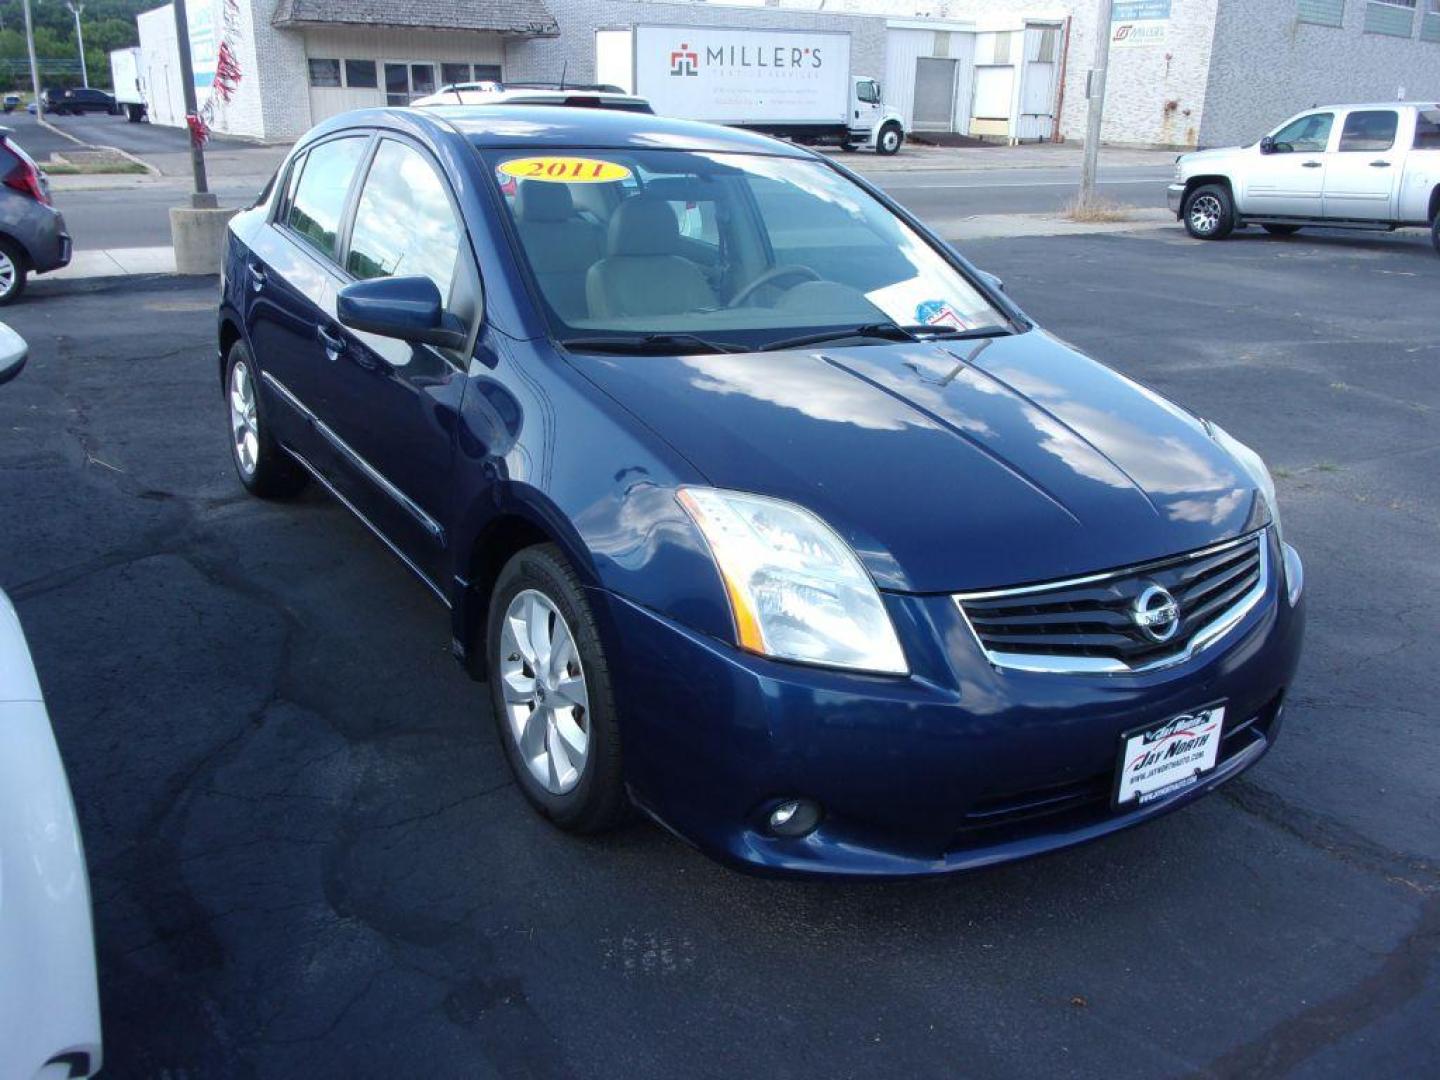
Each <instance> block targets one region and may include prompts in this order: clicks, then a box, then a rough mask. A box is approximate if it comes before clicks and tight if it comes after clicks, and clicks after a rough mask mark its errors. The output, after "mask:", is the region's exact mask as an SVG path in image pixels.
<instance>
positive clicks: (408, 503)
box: [260, 371, 445, 544]
mask: <svg viewBox="0 0 1440 1080" xmlns="http://www.w3.org/2000/svg"><path fill="white" fill-rule="evenodd" d="M260 378H261V379H263V380H264V381H265V382H266V383H268V384H269V385H270V386H273V387H274V388H275V390H276V392H277V393H279V394H280V395H281V396H282V397H284V398H285V400H286V401H288V402H289V403H290V404H291V405H293V406H294V407H295V408H296V409H297V410H299V412H300V413H301V414H302V415H303V416H304V417H305V419H306V420H308V421H309V422H310V423H311V424H312V425H314V427H315V430H316V431H318V432H319V433H320V434H321V436H322V437H323V438H324V439H325V441H326V442H328V443H329V444H330V445H331V446H333V447H334V448H335V449H336V450H338V451H340V453H342V454H344V455H345V457H346V459H347V460H349V461H350V463H351V464H352V465H354V466H355V467H356V468H357V469H359V470H360V472H361V473H363V474H364V475H365V477H366V478H367V479H368V480H369V481H370V482H371V483H372V484H374V485H375V486H376V487H378V488H379V489H380V490H381V491H383V492H384V493H385V494H386V495H388V496H389V497H390V498H391V500H392V501H394V502H396V503H398V504H399V505H400V507H401V508H402V509H403V510H404V511H405V512H406V513H408V514H409V515H410V516H411V517H413V518H414V519H415V520H416V521H418V522H419V523H420V527H421V528H422V529H424V530H425V531H426V532H427V533H429V534H430V538H431V539H432V540H436V541H438V542H439V543H441V544H443V543H444V542H445V530H444V529H443V528H442V527H441V526H440V523H439V522H438V521H436V520H435V519H434V518H433V517H431V516H430V515H429V514H427V513H426V512H425V511H424V509H423V508H421V506H420V504H419V503H417V502H416V501H415V500H414V499H412V498H410V496H408V495H406V494H405V493H404V492H403V491H401V490H400V489H399V488H398V487H396V486H395V485H394V484H392V483H391V482H390V480H389V479H388V478H387V477H386V476H385V475H384V474H383V473H382V472H381V471H380V470H379V469H377V468H375V466H374V465H371V464H370V462H368V461H366V460H365V459H364V458H363V457H361V456H360V455H359V454H358V453H356V451H355V449H354V448H353V447H352V446H351V445H350V444H349V443H347V442H346V441H345V440H344V439H342V438H341V437H340V436H339V435H338V434H336V432H335V429H334V428H332V427H331V426H330V425H329V424H327V423H325V421H324V420H321V419H320V418H319V417H318V416H316V415H315V412H314V410H312V409H310V408H309V407H308V406H307V405H306V404H305V403H304V402H303V401H301V400H300V399H299V398H298V397H296V396H295V394H294V392H293V391H291V389H290V388H289V387H288V386H286V385H285V384H284V383H282V382H281V381H280V380H279V379H277V378H275V376H274V375H271V374H270V373H269V372H268V371H262V372H260Z"/></svg>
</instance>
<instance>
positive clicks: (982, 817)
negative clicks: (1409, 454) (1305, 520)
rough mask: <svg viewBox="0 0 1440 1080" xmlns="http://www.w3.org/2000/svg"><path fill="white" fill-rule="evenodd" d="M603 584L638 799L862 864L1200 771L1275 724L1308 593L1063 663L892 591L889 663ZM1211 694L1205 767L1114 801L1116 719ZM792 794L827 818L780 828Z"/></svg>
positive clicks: (1239, 759) (1273, 592) (1233, 767)
mask: <svg viewBox="0 0 1440 1080" xmlns="http://www.w3.org/2000/svg"><path fill="white" fill-rule="evenodd" d="M1272 542H1273V541H1272ZM1272 555H1273V556H1274V558H1275V564H1276V565H1279V564H1280V562H1281V552H1280V551H1279V550H1276V551H1274V552H1272ZM1295 566H1296V569H1297V570H1298V557H1297V559H1296V561H1295ZM596 599H597V601H599V602H601V603H602V604H603V605H604V607H605V608H606V611H607V616H608V621H609V623H610V625H611V628H612V632H611V634H609V635H608V636H609V640H610V642H611V643H612V653H613V654H614V658H613V660H612V664H611V669H612V672H613V673H614V679H615V693H616V699H617V704H618V705H619V707H620V711H621V713H622V715H623V716H624V717H625V723H624V725H623V738H624V751H625V755H626V763H627V766H626V767H627V776H628V779H629V781H630V784H631V789H632V794H633V795H634V797H635V799H636V801H637V802H638V803H639V804H640V805H641V806H642V807H643V808H645V809H646V810H647V811H648V812H649V813H651V814H652V815H653V816H654V817H656V818H657V819H658V820H659V821H660V822H661V823H662V824H664V825H665V826H667V827H668V828H670V829H671V830H672V831H674V832H676V833H677V834H679V835H680V836H682V837H683V838H685V839H687V840H689V841H690V842H692V843H694V844H695V845H696V846H698V847H699V848H701V849H702V850H703V851H704V852H706V853H707V854H709V855H711V856H713V857H715V858H717V859H720V860H722V861H724V862H727V863H730V864H732V865H734V866H737V867H739V868H742V869H747V870H753V871H758V872H766V873H775V874H796V875H820V876H837V877H855V878H890V877H909V876H918V875H928V874H938V873H948V872H953V871H959V870H967V869H973V868H977V867H981V866H987V865H991V864H995V863H1000V862H1007V861H1010V860H1013V859H1019V858H1025V857H1028V856H1031V855H1036V854H1040V853H1042V852H1046V851H1052V850H1055V849H1058V848H1063V847H1068V846H1071V845H1074V844H1078V843H1083V842H1085V841H1087V840H1091V839H1095V838H1097V837H1100V836H1103V835H1105V834H1107V833H1110V832H1114V831H1116V830H1118V829H1122V828H1126V827H1128V826H1130V825H1135V824H1138V823H1139V822H1142V821H1146V820H1149V819H1150V818H1153V817H1157V816H1159V815H1160V814H1163V813H1166V812H1168V811H1170V810H1173V809H1175V808H1177V807H1179V806H1182V805H1184V804H1185V803H1188V802H1190V801H1192V800H1194V799H1195V798H1197V797H1199V796H1200V795H1203V794H1204V793H1205V792H1207V791H1210V790H1212V789H1213V788H1215V787H1216V786H1218V785H1219V784H1222V783H1224V782H1225V781H1226V780H1229V779H1231V778H1233V777H1234V776H1236V775H1238V774H1239V773H1240V772H1242V771H1244V770H1245V769H1246V768H1248V767H1249V766H1250V765H1252V764H1254V763H1255V762H1256V761H1257V760H1259V758H1260V757H1261V756H1262V755H1263V754H1264V753H1265V752H1266V751H1267V750H1268V749H1269V747H1270V745H1271V744H1272V742H1273V741H1274V739H1275V736H1276V734H1277V732H1278V729H1279V724H1280V716H1281V710H1282V707H1283V703H1284V697H1285V693H1286V690H1287V689H1288V687H1289V685H1290V681H1291V679H1292V677H1293V674H1294V671H1295V668H1296V665H1297V663H1298V661H1299V655H1300V643H1301V638H1302V636H1303V624H1304V607H1303V603H1304V602H1303V597H1301V596H1299V595H1297V596H1296V598H1295V600H1294V602H1293V603H1292V601H1291V600H1290V599H1289V598H1288V597H1287V596H1286V581H1285V577H1284V575H1283V574H1274V575H1272V576H1271V578H1270V581H1269V585H1268V588H1267V592H1266V596H1265V597H1264V599H1263V600H1262V601H1261V602H1260V603H1259V604H1258V605H1257V606H1256V607H1255V609H1253V610H1252V611H1251V612H1249V613H1248V614H1247V616H1246V617H1245V619H1244V620H1243V621H1242V622H1241V623H1240V624H1239V625H1238V626H1237V627H1236V628H1235V629H1233V630H1232V631H1231V632H1230V633H1229V634H1228V635H1227V636H1226V637H1225V638H1224V639H1223V640H1221V641H1220V642H1218V643H1216V644H1215V645H1214V646H1212V647H1211V648H1209V649H1207V650H1205V651H1203V652H1201V653H1199V654H1198V655H1196V656H1195V657H1192V658H1191V659H1190V660H1188V661H1186V662H1184V663H1182V664H1177V665H1176V666H1174V667H1171V668H1166V669H1164V670H1161V671H1156V672H1152V673H1148V674H1136V675H1127V676H1094V675H1083V676H1079V675H1056V674H1048V673H1034V672H1021V671H1001V670H998V669H996V668H994V667H992V666H991V665H990V664H989V662H988V661H987V660H986V659H985V658H984V656H983V654H982V653H981V652H980V649H979V646H978V644H977V643H976V642H975V640H974V638H973V636H971V634H970V633H969V631H968V629H967V627H966V625H965V623H964V621H963V619H962V618H961V617H960V614H959V611H958V609H957V608H956V605H955V604H954V602H953V601H952V600H951V599H950V598H949V597H946V596H899V595H895V594H889V595H887V596H886V601H887V604H888V605H889V607H890V611H891V615H892V618H893V619H894V621H895V624H896V627H897V630H898V632H899V633H900V636H901V639H902V641H904V643H905V646H906V651H907V654H908V656H909V659H910V662H911V666H912V674H911V676H910V677H908V678H903V679H899V678H888V677H878V676H866V675H857V674H850V673H844V672H836V671H827V670H822V669H817V668H808V667H803V666H799V665H794V664H786V663H781V662H777V661H772V660H767V659H765V658H762V657H756V656H752V655H749V654H746V653H742V652H739V651H737V650H735V649H734V648H732V647H730V646H729V645H726V644H724V643H721V642H718V641H716V640H714V639H712V638H708V637H705V636H703V635H700V634H696V633H694V632H692V631H690V630H688V629H686V628H684V627H682V626H680V625H678V624H676V623H673V622H671V621H669V620H667V619H664V618H662V617H660V616H658V615H657V614H655V613H654V612H652V611H649V610H647V609H644V608H641V607H639V606H638V605H635V604H633V603H630V602H628V601H626V600H623V599H621V598H619V597H616V596H614V595H612V594H609V593H598V594H597V597H596ZM1219 699H1224V700H1225V702H1226V704H1227V719H1226V729H1225V741H1224V743H1223V744H1222V748H1221V752H1220V763H1219V765H1218V766H1217V768H1216V769H1215V770H1214V771H1213V772H1212V773H1210V774H1208V775H1207V776H1206V777H1205V778H1204V780H1202V781H1201V782H1200V783H1198V784H1196V785H1194V786H1192V787H1190V788H1188V789H1185V790H1184V791H1181V792H1179V793H1178V794H1176V795H1174V796H1171V797H1169V798H1166V799H1162V800H1159V801H1158V802H1155V803H1152V804H1149V805H1147V806H1144V807H1142V808H1124V809H1121V810H1118V811H1116V810H1112V808H1111V804H1110V796H1111V783H1112V781H1113V777H1114V769H1115V760H1116V753H1117V749H1118V746H1119V740H1120V737H1121V734H1122V733H1123V732H1125V731H1128V730H1130V729H1132V728H1134V727H1136V726H1138V725H1141V724H1144V723H1147V722H1150V721H1159V720H1163V719H1165V718H1167V717H1169V716H1172V715H1175V714H1177V713H1180V712H1184V711H1186V710H1189V709H1191V708H1194V707H1196V706H1198V705H1200V704H1204V703H1207V702H1211V701H1216V700H1219ZM792 797H804V798H809V799H813V800H816V801H817V802H819V803H820V804H821V806H823V807H824V815H825V816H824V819H823V821H822V823H821V824H820V826H819V827H818V828H816V829H815V831H813V832H812V833H810V834H809V835H808V836H805V837H803V838H799V839H786V838H781V837H777V836H774V835H772V834H771V833H770V832H769V831H768V830H767V829H766V828H765V817H766V815H767V814H768V811H769V810H770V809H771V808H772V807H773V806H774V805H776V803H778V802H779V801H780V800H782V799H787V798H792Z"/></svg>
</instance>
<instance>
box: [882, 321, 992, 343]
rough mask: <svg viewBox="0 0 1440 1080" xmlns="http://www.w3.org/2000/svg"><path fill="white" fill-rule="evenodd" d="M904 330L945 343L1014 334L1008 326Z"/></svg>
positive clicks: (931, 326) (926, 327)
mask: <svg viewBox="0 0 1440 1080" xmlns="http://www.w3.org/2000/svg"><path fill="white" fill-rule="evenodd" d="M904 329H906V330H909V331H910V332H911V333H912V334H915V335H916V336H917V337H919V336H920V335H922V334H924V335H926V336H927V337H932V338H944V339H945V340H946V341H964V340H965V339H967V338H989V337H1008V336H1009V335H1011V334H1013V333H1014V332H1015V331H1013V330H1011V329H1010V328H1009V327H1008V326H971V327H966V328H961V327H959V326H945V325H943V324H942V325H939V326H934V325H929V324H926V325H923V326H907V327H904Z"/></svg>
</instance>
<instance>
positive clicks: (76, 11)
mask: <svg viewBox="0 0 1440 1080" xmlns="http://www.w3.org/2000/svg"><path fill="white" fill-rule="evenodd" d="M65 6H66V7H67V8H69V9H70V14H71V15H74V16H75V40H76V42H78V43H79V45H80V78H81V79H82V80H83V81H84V83H85V85H86V86H87V87H88V86H89V85H90V69H89V68H88V67H86V66H85V31H84V30H82V29H80V13H81V12H82V11H84V10H85V5H84V4H76V3H72V2H71V0H65Z"/></svg>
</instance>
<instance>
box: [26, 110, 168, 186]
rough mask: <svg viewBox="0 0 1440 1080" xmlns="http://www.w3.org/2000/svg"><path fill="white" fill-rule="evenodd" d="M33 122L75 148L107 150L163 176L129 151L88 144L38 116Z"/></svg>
mask: <svg viewBox="0 0 1440 1080" xmlns="http://www.w3.org/2000/svg"><path fill="white" fill-rule="evenodd" d="M35 122H36V123H37V124H39V125H40V126H41V127H43V128H44V129H45V130H46V131H50V132H53V133H54V134H56V135H59V136H60V137H61V138H62V139H69V140H70V141H71V142H73V143H74V144H75V145H76V146H83V147H85V149H87V150H108V151H109V152H110V153H112V154H116V155H118V156H120V157H122V158H124V159H125V160H126V161H129V162H131V163H133V164H135V165H139V166H140V167H141V168H142V169H144V170H145V171H146V172H147V173H149V174H150V175H151V176H161V175H163V174H162V173H161V172H160V170H159V169H157V168H156V167H155V166H154V165H151V164H150V162H148V161H146V160H145V159H144V158H141V157H136V156H135V155H134V154H132V153H130V151H129V150H121V149H120V147H118V146H101V145H100V144H98V143H88V142H86V141H85V140H84V139H82V138H80V136H78V135H72V134H70V132H68V131H64V130H62V129H61V128H58V127H56V126H55V125H54V124H52V123H50V121H49V120H44V119H42V118H40V117H39V116H37V117H35Z"/></svg>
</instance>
